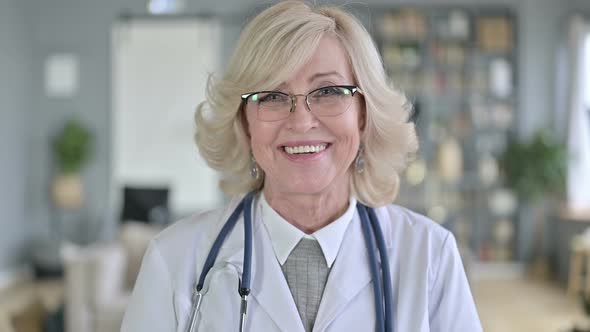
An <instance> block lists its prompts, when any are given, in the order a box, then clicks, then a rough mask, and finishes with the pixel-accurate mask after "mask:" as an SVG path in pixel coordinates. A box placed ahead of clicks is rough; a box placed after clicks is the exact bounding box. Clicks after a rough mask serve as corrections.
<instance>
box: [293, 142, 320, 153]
mask: <svg viewBox="0 0 590 332" xmlns="http://www.w3.org/2000/svg"><path fill="white" fill-rule="evenodd" d="M284 149H285V152H287V153H288V154H296V153H316V152H320V151H324V150H325V149H326V144H319V145H300V146H285V147H284Z"/></svg>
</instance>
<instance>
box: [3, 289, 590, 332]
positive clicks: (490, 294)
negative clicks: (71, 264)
mask: <svg viewBox="0 0 590 332" xmlns="http://www.w3.org/2000/svg"><path fill="white" fill-rule="evenodd" d="M472 290H473V294H474V297H475V301H476V303H477V307H478V312H479V315H480V319H481V321H482V324H483V327H484V331H486V332H523V331H524V332H562V331H567V329H569V328H572V327H573V326H574V324H578V325H579V324H582V323H584V322H586V320H585V317H584V314H583V312H582V310H581V307H580V306H579V305H578V303H577V301H575V300H574V299H573V298H570V297H567V296H566V295H565V290H564V289H562V288H561V287H559V286H557V285H555V284H553V283H550V282H546V281H535V280H528V279H519V278H516V279H504V280H479V281H476V282H474V284H473V286H472ZM35 294H39V295H40V298H41V299H42V301H43V303H44V304H45V305H46V306H47V307H49V308H56V307H57V305H58V304H59V303H60V301H61V300H62V299H63V294H62V286H61V283H60V282H59V280H50V281H44V282H42V283H35V284H30V283H25V284H21V285H19V286H16V287H14V288H12V289H10V290H5V291H3V292H0V313H1V312H12V311H14V310H17V309H18V308H19V307H22V306H23V305H25V304H26V303H27V301H30V299H31V298H33V297H34V296H35ZM0 331H5V329H3V325H2V321H1V320H0Z"/></svg>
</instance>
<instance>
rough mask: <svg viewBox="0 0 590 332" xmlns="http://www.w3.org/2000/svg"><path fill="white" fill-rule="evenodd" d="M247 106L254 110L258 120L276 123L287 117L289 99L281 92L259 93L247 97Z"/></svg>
mask: <svg viewBox="0 0 590 332" xmlns="http://www.w3.org/2000/svg"><path fill="white" fill-rule="evenodd" d="M247 106H248V108H252V109H254V110H256V114H257V117H258V119H259V120H262V121H276V120H281V119H284V118H286V117H288V116H289V111H290V110H291V98H290V97H289V95H287V94H284V93H281V92H259V93H255V94H253V95H250V97H248V104H247Z"/></svg>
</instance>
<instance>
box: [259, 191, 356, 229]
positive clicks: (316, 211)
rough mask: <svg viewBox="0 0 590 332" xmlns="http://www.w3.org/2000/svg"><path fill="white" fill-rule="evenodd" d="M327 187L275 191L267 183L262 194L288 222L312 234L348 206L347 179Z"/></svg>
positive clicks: (334, 218) (335, 217)
mask: <svg viewBox="0 0 590 332" xmlns="http://www.w3.org/2000/svg"><path fill="white" fill-rule="evenodd" d="M341 182H342V183H343V184H344V185H341V186H338V187H335V186H330V188H328V189H326V190H325V191H323V192H319V193H313V194H301V193H289V192H282V191H280V190H275V189H274V188H273V187H272V185H270V184H269V183H267V184H266V185H265V186H264V189H263V191H264V197H265V198H266V201H267V202H268V204H269V205H270V206H271V207H272V208H273V209H274V210H275V211H277V213H278V214H279V215H280V216H281V217H283V218H285V220H287V221H288V222H289V223H290V224H292V225H293V226H295V227H297V228H298V229H300V230H301V231H303V232H304V233H306V234H312V233H314V232H315V231H317V230H319V229H321V228H322V227H324V226H326V225H328V224H329V223H331V222H332V221H334V220H336V219H337V218H338V217H340V216H341V215H343V214H344V212H345V211H346V210H347V209H348V206H349V199H350V192H349V188H348V181H341Z"/></svg>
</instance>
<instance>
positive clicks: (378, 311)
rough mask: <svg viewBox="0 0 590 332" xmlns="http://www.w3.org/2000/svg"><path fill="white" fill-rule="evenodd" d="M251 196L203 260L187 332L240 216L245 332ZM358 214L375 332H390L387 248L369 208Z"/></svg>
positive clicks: (193, 328) (191, 330)
mask: <svg viewBox="0 0 590 332" xmlns="http://www.w3.org/2000/svg"><path fill="white" fill-rule="evenodd" d="M254 195H255V192H250V193H248V194H247V195H246V196H245V197H244V199H243V200H242V201H241V202H240V203H239V204H238V206H237V207H236V208H235V210H234V211H233V212H232V214H231V215H230V217H229V218H228V220H227V222H226V223H225V225H223V227H222V228H221V231H220V232H219V235H218V236H217V238H216V239H215V241H214V242H213V245H212V247H211V250H210V251H209V254H208V255H207V258H206V259H205V264H204V265H203V270H202V272H201V274H200V276H199V280H198V282H197V284H196V285H195V286H194V289H193V299H192V300H193V305H192V308H191V312H190V317H189V324H188V326H187V331H188V332H194V331H196V317H197V315H198V312H199V308H200V305H201V302H202V297H203V295H202V293H201V290H202V289H203V285H204V283H205V278H206V276H207V274H208V273H209V270H211V268H212V267H213V264H214V263H215V259H216V258H217V255H218V254H219V250H220V249H221V246H222V244H223V242H224V241H225V239H226V238H227V236H228V235H229V233H231V231H232V230H233V228H234V226H235V225H236V223H237V221H238V219H239V217H240V214H242V212H243V213H244V218H243V219H244V265H243V268H242V269H243V271H242V278H241V279H240V284H239V285H238V293H239V295H240V297H241V308H240V326H239V331H240V332H243V331H244V325H245V319H246V311H247V300H248V296H249V295H250V282H251V275H252V273H251V272H252V270H251V268H252V200H253V197H254ZM357 211H358V213H359V216H360V219H361V226H362V229H363V236H364V238H365V243H366V245H367V251H368V254H369V267H370V270H371V275H372V276H373V280H374V281H373V293H374V296H375V318H376V331H377V332H393V303H392V299H393V290H392V285H391V273H390V270H389V258H388V256H387V247H386V245H385V238H384V236H383V231H382V230H381V227H380V226H379V220H378V218H377V215H376V214H375V211H374V210H373V209H372V208H369V207H367V206H365V205H363V204H361V203H357ZM371 231H372V232H371ZM373 236H374V237H375V238H373ZM375 247H376V248H377V251H379V256H380V260H381V274H379V273H378V271H379V267H378V261H377V256H376V255H375Z"/></svg>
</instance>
